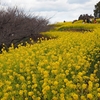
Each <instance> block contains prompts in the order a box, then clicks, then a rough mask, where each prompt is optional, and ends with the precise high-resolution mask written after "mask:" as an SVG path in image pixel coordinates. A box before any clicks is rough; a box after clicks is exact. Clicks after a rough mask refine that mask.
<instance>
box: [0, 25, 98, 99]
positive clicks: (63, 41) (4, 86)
mask: <svg viewBox="0 0 100 100" xmlns="http://www.w3.org/2000/svg"><path fill="white" fill-rule="evenodd" d="M55 26H56V28H55V29H53V30H51V31H50V32H46V33H43V34H46V35H48V36H51V37H55V38H53V39H49V40H47V39H46V40H42V39H40V40H39V41H38V42H37V43H33V44H27V45H26V46H21V45H19V47H18V48H15V49H14V47H13V45H12V47H10V48H9V51H8V52H6V51H5V50H2V51H3V52H2V54H0V100H99V99H100V27H99V24H82V23H76V24H71V23H57V24H56V25H55ZM61 27H64V28H66V27H67V28H68V27H70V28H72V27H74V28H80V27H81V28H84V29H89V30H91V31H84V32H81V31H78V32H76V31H75V30H74V31H71V30H70V31H66V30H63V31H62V30H60V31H59V29H61Z"/></svg>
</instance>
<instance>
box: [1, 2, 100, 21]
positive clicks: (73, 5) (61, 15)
mask: <svg viewBox="0 0 100 100" xmlns="http://www.w3.org/2000/svg"><path fill="white" fill-rule="evenodd" d="M97 2H99V0H1V6H3V7H7V6H10V7H14V6H18V8H22V9H24V10H25V11H26V12H29V13H33V14H35V15H40V16H43V17H47V18H51V17H52V16H53V17H52V18H51V19H50V21H51V22H57V21H64V20H66V21H69V20H74V19H78V17H79V15H80V14H92V15H93V10H94V5H95V4H96V3H97Z"/></svg>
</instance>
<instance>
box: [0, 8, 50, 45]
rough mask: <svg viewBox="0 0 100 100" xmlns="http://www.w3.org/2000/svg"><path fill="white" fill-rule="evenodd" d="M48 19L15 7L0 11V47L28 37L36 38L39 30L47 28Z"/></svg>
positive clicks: (17, 42)
mask: <svg viewBox="0 0 100 100" xmlns="http://www.w3.org/2000/svg"><path fill="white" fill-rule="evenodd" d="M48 23H49V21H48V20H47V19H45V18H42V17H39V16H32V15H30V14H28V15H27V14H25V13H24V11H22V10H19V9H18V8H17V7H14V8H8V9H7V10H1V11H0V47H2V44H3V43H4V44H5V45H6V46H7V47H9V46H10V45H11V43H13V44H14V45H15V46H17V45H18V44H19V43H20V42H22V41H25V40H28V39H29V38H33V39H36V38H37V37H38V36H39V35H40V33H41V32H44V31H47V30H49V29H50V28H49V25H48Z"/></svg>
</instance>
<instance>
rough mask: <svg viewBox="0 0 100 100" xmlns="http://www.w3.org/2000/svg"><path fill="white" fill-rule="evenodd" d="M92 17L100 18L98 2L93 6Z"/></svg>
mask: <svg viewBox="0 0 100 100" xmlns="http://www.w3.org/2000/svg"><path fill="white" fill-rule="evenodd" d="M94 16H95V18H100V1H99V2H98V3H97V4H96V5H95V9H94Z"/></svg>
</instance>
